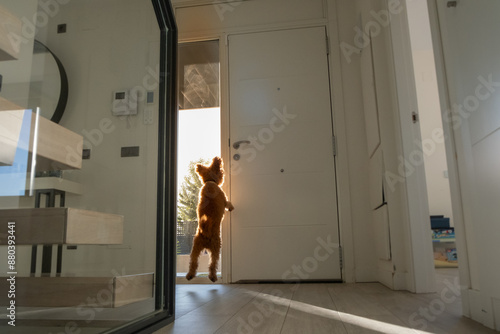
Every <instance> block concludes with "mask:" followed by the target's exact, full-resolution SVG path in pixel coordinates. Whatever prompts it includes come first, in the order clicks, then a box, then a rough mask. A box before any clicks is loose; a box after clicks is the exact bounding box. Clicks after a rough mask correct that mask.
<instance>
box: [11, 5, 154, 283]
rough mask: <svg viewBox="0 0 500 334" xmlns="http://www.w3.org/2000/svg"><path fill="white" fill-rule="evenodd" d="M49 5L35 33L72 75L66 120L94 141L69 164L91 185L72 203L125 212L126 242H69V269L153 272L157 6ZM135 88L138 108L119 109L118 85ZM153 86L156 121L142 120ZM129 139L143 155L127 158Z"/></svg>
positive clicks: (28, 202) (69, 200) (25, 267)
mask: <svg viewBox="0 0 500 334" xmlns="http://www.w3.org/2000/svg"><path fill="white" fill-rule="evenodd" d="M50 8H51V11H50V12H47V11H46V9H44V8H39V10H41V11H43V12H45V14H46V16H47V17H49V18H50V19H49V20H48V23H47V24H40V25H39V29H38V31H37V35H36V37H37V38H38V39H40V40H41V41H42V42H43V43H44V44H46V45H47V46H48V47H49V48H50V49H51V50H52V51H53V52H54V53H55V54H56V55H57V56H58V57H59V59H60V60H61V62H62V63H63V65H64V67H65V69H66V72H67V75H68V80H69V99H68V105H67V107H66V111H65V113H64V115H63V117H62V120H61V122H60V125H62V126H64V127H66V128H68V129H70V130H72V131H74V132H76V133H79V134H81V135H83V137H84V148H90V149H91V158H90V159H89V160H84V161H83V166H82V168H81V170H75V171H65V172H64V178H66V179H69V180H73V181H77V182H79V183H81V184H82V185H83V189H84V190H83V194H82V195H73V194H67V196H66V206H68V207H75V208H81V209H87V210H94V211H99V212H106V213H113V214H120V215H123V216H124V242H123V244H122V245H116V246H115V245H113V246H107V245H103V246H91V245H89V246H78V249H77V250H66V249H64V254H63V275H66V276H73V275H75V276H93V275H98V276H112V275H114V274H115V273H117V272H118V273H120V274H123V273H125V274H138V273H145V272H154V271H155V252H156V247H155V246H156V204H157V200H156V194H157V192H156V191H157V160H158V159H157V156H158V151H157V142H158V131H157V126H158V112H157V110H158V104H157V103H158V82H159V81H158V80H159V79H158V78H159V73H158V64H159V45H160V33H159V28H158V23H157V19H156V17H155V14H154V10H153V7H152V5H151V3H150V2H149V1H140V0H104V1H103V0H99V1H97V0H86V1H69V2H67V3H66V4H64V5H62V4H61V5H59V6H56V7H50ZM60 23H66V24H67V32H66V33H64V34H57V33H56V31H57V28H56V26H57V24H60ZM132 88H136V89H138V91H139V93H140V95H139V107H138V110H139V114H138V115H137V116H129V117H116V116H112V114H111V106H112V95H113V94H112V93H113V91H117V90H125V89H132ZM146 90H151V91H154V92H155V103H154V105H153V108H154V111H155V112H154V123H153V124H150V125H149V124H148V125H146V124H144V122H143V110H144V107H145V99H144V97H145V96H144V94H143V93H144V92H145V91H146ZM125 146H139V148H140V156H139V157H129V158H121V157H120V153H121V147H125ZM11 202H12V201H11ZM2 203H4V202H2ZM12 204H13V203H10V204H6V205H9V206H10V207H12ZM19 205H20V206H21V207H33V199H32V198H23V199H22V200H21V201H20V204H19ZM2 206H3V205H2ZM28 248H29V247H28ZM26 253H27V254H26V258H27V257H28V255H29V253H28V252H26ZM3 258H6V257H3ZM18 263H19V265H20V267H22V268H20V270H19V272H20V273H26V272H29V260H28V258H27V259H26V261H22V260H18Z"/></svg>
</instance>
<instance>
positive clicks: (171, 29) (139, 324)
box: [112, 0, 178, 334]
mask: <svg viewBox="0 0 500 334" xmlns="http://www.w3.org/2000/svg"><path fill="white" fill-rule="evenodd" d="M151 2H152V5H153V7H154V10H155V13H156V17H157V20H158V25H159V29H160V31H161V42H160V43H161V44H160V78H159V80H160V86H159V89H160V92H159V99H158V102H159V114H158V124H159V129H158V194H157V234H156V274H155V278H156V279H155V290H154V292H155V308H156V312H155V313H153V314H152V315H151V316H149V317H145V318H143V319H142V320H139V321H136V322H133V323H131V324H130V325H128V326H125V327H122V328H119V329H115V330H114V331H112V333H124V334H128V333H153V332H154V331H156V330H158V329H160V328H162V327H164V326H166V325H168V324H169V323H171V322H173V321H174V318H175V276H176V263H175V261H176V257H175V256H176V252H175V249H176V231H175V229H176V221H177V218H176V216H177V213H176V207H177V206H176V201H177V171H176V169H177V114H178V113H177V108H178V105H177V41H178V40H177V25H176V23H175V17H174V12H173V8H172V5H171V3H170V0H151Z"/></svg>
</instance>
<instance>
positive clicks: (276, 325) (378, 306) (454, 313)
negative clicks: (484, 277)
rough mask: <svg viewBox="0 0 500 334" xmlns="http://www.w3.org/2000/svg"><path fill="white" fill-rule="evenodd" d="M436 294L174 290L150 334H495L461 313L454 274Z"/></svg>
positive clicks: (449, 272)
mask: <svg viewBox="0 0 500 334" xmlns="http://www.w3.org/2000/svg"><path fill="white" fill-rule="evenodd" d="M437 273H438V274H437V279H438V284H437V293H434V294H418V295H417V294H412V293H408V292H401V291H391V290H389V289H387V288H386V287H384V286H382V285H381V284H378V283H358V284H307V283H304V284H299V285H294V284H259V285H213V284H210V285H208V284H207V285H200V284H198V285H193V284H189V285H177V303H176V307H177V309H176V321H175V322H174V323H173V324H170V325H169V326H167V327H165V328H163V329H161V330H159V331H157V332H156V334H166V333H175V334H177V333H180V334H191V333H193V334H212V333H217V334H240V333H241V334H257V333H269V334H274V333H281V334H289V333H290V334H292V333H300V334H310V333H311V334H322V333H356V334H357V333H394V334H402V333H452V334H472V333H474V334H475V333H485V334H486V333H497V332H495V331H493V330H490V329H487V328H485V327H483V326H482V325H480V324H478V323H476V322H474V321H471V320H469V319H467V318H465V317H462V316H461V312H462V308H461V299H460V296H459V292H458V290H457V289H456V281H455V277H456V276H457V270H456V269H439V270H438V271H437Z"/></svg>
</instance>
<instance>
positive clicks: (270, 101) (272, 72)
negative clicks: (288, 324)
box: [229, 27, 341, 282]
mask: <svg viewBox="0 0 500 334" xmlns="http://www.w3.org/2000/svg"><path fill="white" fill-rule="evenodd" d="M326 45H327V44H326V34H325V29H324V28H322V27H315V28H303V29H291V30H280V31H270V32H260V33H249V34H238V35H231V36H229V80H230V82H229V84H230V86H229V87H230V144H231V161H230V165H231V174H230V178H231V179H230V183H231V185H230V187H231V192H230V193H231V200H232V201H233V203H234V205H235V207H236V209H235V210H234V211H233V212H232V213H231V268H232V269H231V273H232V281H233V282H237V281H241V280H295V281H297V280H315V279H316V280H318V279H319V280H325V279H341V268H340V256H339V230H338V220H337V199H336V184H335V164H334V153H333V145H334V144H333V140H332V138H333V137H332V113H331V106H330V85H329V75H328V59H327V46H326ZM238 142H241V144H240V145H239V147H238V145H237V143H238ZM235 144H236V145H235ZM235 146H236V147H235Z"/></svg>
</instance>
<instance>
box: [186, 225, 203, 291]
mask: <svg viewBox="0 0 500 334" xmlns="http://www.w3.org/2000/svg"><path fill="white" fill-rule="evenodd" d="M204 248H205V247H203V245H202V242H201V237H200V235H197V236H195V237H194V240H193V249H191V258H190V261H189V271H188V273H187V275H186V279H187V280H188V281H189V280H191V279H192V278H193V277H195V276H196V270H197V269H198V258H199V257H200V253H201V251H202V250H203V249H204Z"/></svg>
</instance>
